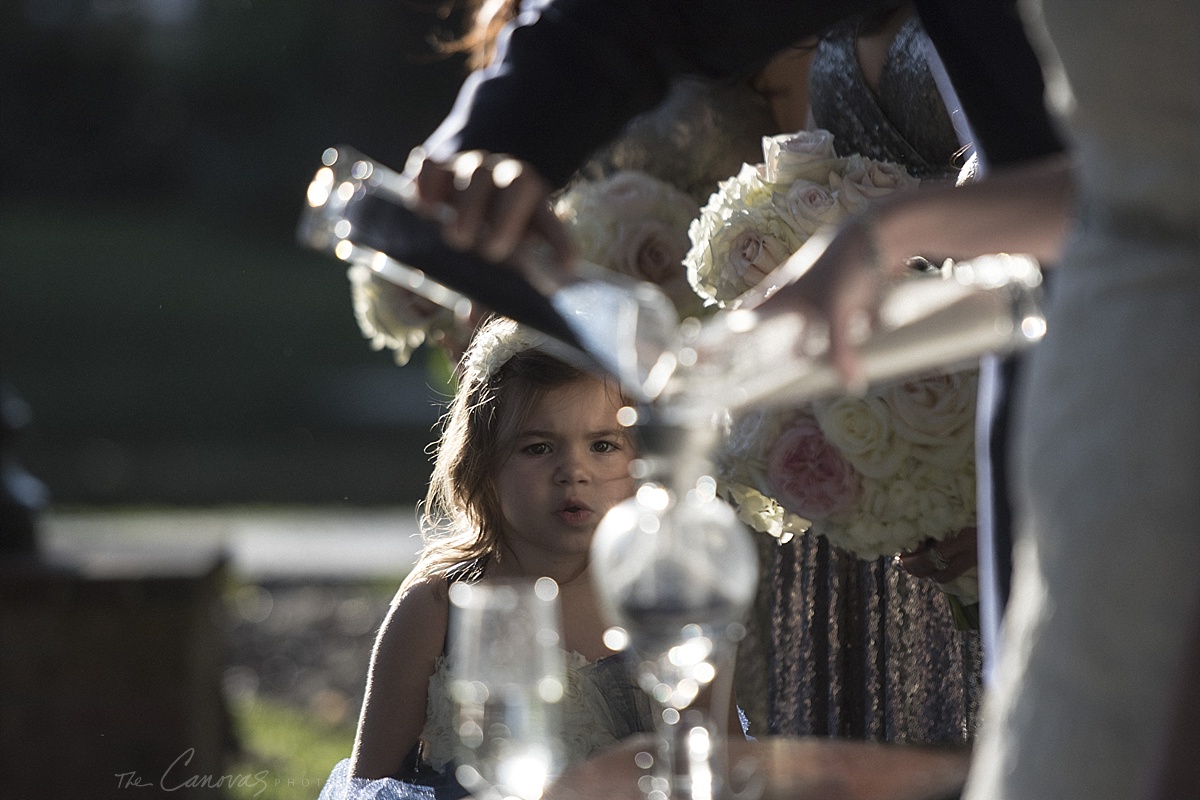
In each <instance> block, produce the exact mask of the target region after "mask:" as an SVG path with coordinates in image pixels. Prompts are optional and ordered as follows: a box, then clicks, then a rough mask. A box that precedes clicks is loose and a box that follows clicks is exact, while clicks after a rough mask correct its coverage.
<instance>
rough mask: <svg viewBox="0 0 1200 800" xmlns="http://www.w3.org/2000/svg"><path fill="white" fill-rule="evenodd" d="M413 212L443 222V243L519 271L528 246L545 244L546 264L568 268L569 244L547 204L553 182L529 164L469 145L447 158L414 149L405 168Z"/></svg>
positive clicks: (528, 264) (528, 261) (526, 262)
mask: <svg viewBox="0 0 1200 800" xmlns="http://www.w3.org/2000/svg"><path fill="white" fill-rule="evenodd" d="M405 176H406V177H408V178H410V179H411V180H412V184H411V186H412V187H413V189H414V191H413V194H412V196H411V202H412V206H413V208H414V210H416V211H417V213H419V214H422V215H424V216H426V217H429V218H432V219H436V220H438V221H439V222H440V223H441V224H442V230H443V234H444V236H445V238H446V242H447V244H449V245H450V246H451V247H454V248H456V249H458V250H465V251H470V252H474V253H476V254H478V255H480V256H482V257H483V258H485V259H487V260H488V261H492V262H496V263H506V264H511V265H513V266H516V267H518V268H520V269H522V271H528V270H529V269H531V268H532V258H531V256H532V254H531V250H533V249H538V250H541V251H545V250H546V249H547V247H548V250H549V254H550V260H551V267H552V268H554V269H558V270H563V271H565V270H568V269H569V267H570V265H571V263H572V262H573V260H574V248H573V246H572V244H571V238H570V235H569V234H568V233H567V229H566V227H565V226H564V225H563V223H562V222H561V221H559V219H558V218H557V217H556V216H555V215H554V211H553V210H552V208H551V206H550V194H551V191H552V189H553V187H552V186H551V185H550V183H549V181H547V180H546V179H545V178H544V177H542V175H541V173H539V172H538V171H537V169H536V168H535V167H534V166H533V165H532V164H530V163H528V162H526V161H521V160H519V159H516V158H512V157H509V156H505V155H501V154H496V153H485V152H483V151H479V150H471V151H467V152H463V153H457V154H455V155H454V156H452V157H451V158H449V159H447V160H435V159H432V158H428V157H426V155H425V153H424V151H423V150H421V148H417V149H415V150H413V152H412V154H411V155H410V156H409V160H408V164H407V165H406V167H405Z"/></svg>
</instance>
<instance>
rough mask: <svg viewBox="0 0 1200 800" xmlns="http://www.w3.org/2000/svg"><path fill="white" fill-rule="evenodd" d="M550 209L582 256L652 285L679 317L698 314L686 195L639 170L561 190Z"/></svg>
mask: <svg viewBox="0 0 1200 800" xmlns="http://www.w3.org/2000/svg"><path fill="white" fill-rule="evenodd" d="M555 212H556V214H557V215H558V216H559V218H560V219H562V220H564V221H565V222H567V223H568V229H569V231H570V233H571V236H572V239H573V240H574V242H575V246H576V248H577V249H578V250H579V254H580V256H581V257H582V258H584V259H585V260H587V261H591V262H593V263H595V264H599V265H600V266H602V267H605V268H607V269H611V270H614V271H616V272H620V273H622V274H624V275H629V276H631V277H633V278H637V279H639V280H645V281H649V282H651V283H654V284H657V285H658V286H659V287H660V288H662V289H663V291H664V292H665V293H666V295H667V296H668V297H669V298H670V299H671V301H672V303H674V305H675V307H676V309H677V310H678V311H679V312H680V315H681V316H688V315H692V314H696V313H699V311H700V308H701V305H702V302H703V301H702V299H701V298H700V297H699V296H698V295H697V294H696V293H695V292H694V291H692V288H691V285H690V283H689V282H688V277H687V269H686V268H685V267H684V265H683V259H684V256H685V255H686V254H687V252H688V248H689V247H690V241H689V240H688V234H687V230H688V226H689V225H690V224H691V221H692V219H693V218H695V216H696V215H697V213H698V212H699V206H698V205H697V204H696V202H695V201H694V200H693V199H692V198H691V196H690V195H688V194H685V193H684V192H681V191H679V190H678V189H676V188H675V187H673V186H671V185H670V184H667V183H665V182H663V181H660V180H658V179H657V178H653V177H651V176H650V175H646V174H645V173H642V172H634V171H624V172H618V173H615V174H614V175H612V176H611V177H609V178H607V179H605V180H603V181H599V182H588V181H585V182H581V183H578V184H576V185H575V186H573V187H571V189H569V190H568V191H566V192H565V193H564V194H563V195H562V196H561V197H560V198H559V199H558V202H557V203H556V204H555Z"/></svg>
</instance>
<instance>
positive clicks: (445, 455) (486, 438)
mask: <svg viewBox="0 0 1200 800" xmlns="http://www.w3.org/2000/svg"><path fill="white" fill-rule="evenodd" d="M501 326H510V327H512V328H513V329H514V330H515V325H514V324H513V323H512V322H511V321H509V320H507V319H496V320H492V321H491V322H489V323H487V324H486V325H485V326H484V327H483V328H481V329H480V331H479V333H477V334H476V338H475V342H476V344H475V345H473V346H472V348H471V351H473V350H475V349H476V348H477V347H478V346H479V342H480V341H483V342H494V341H495V337H494V336H489V335H487V333H488V332H489V331H490V332H492V333H493V334H494V332H495V331H496V330H497V328H500V329H501V330H503V328H502V327H501ZM471 351H468V353H467V356H466V357H465V358H464V363H466V362H467V361H469V360H470V358H471ZM594 377H595V376H594V375H593V374H592V373H590V372H587V371H585V370H582V369H579V368H578V367H575V366H572V365H570V364H567V363H566V362H564V361H562V360H560V359H558V358H555V357H554V356H551V355H549V354H547V353H546V352H544V351H542V350H539V349H537V348H533V349H528V350H523V351H520V352H518V353H516V354H515V355H513V356H512V357H511V358H509V359H508V360H507V361H506V362H505V363H504V364H503V365H502V366H500V367H499V368H498V369H496V370H495V371H494V373H493V374H491V375H486V374H482V373H476V372H473V371H471V370H466V371H465V373H464V374H462V375H461V378H460V381H461V382H460V383H459V386H458V390H457V391H456V392H455V395H454V399H453V401H451V404H450V408H449V410H448V411H447V412H446V414H445V415H444V416H443V417H442V421H441V438H440V440H439V444H438V446H437V453H436V456H435V460H434V466H433V473H432V476H431V477H430V480H429V490H428V492H427V493H426V496H425V502H424V506H423V509H422V515H421V534H422V537H423V538H424V540H425V547H424V549H423V550H422V551H421V556H420V558H419V559H418V560H417V564H416V566H415V567H414V568H413V570H412V572H411V573H410V574H409V575H408V577H407V578H405V580H404V583H403V584H402V586H401V591H403V590H404V589H405V588H406V587H408V586H409V585H411V584H413V583H416V582H418V581H421V580H424V579H428V578H431V577H438V576H447V575H450V574H452V573H456V572H457V571H458V570H460V569H466V570H470V569H471V568H472V567H479V568H482V565H483V563H484V562H485V561H486V560H488V559H500V558H502V556H501V549H500V545H501V542H502V536H503V529H504V516H503V513H502V511H501V507H500V497H499V495H498V494H497V491H496V481H495V476H496V473H497V471H498V470H499V469H500V467H501V466H502V465H503V464H504V462H505V461H506V460H507V458H508V456H509V454H510V453H511V452H512V448H513V442H514V440H515V438H516V436H517V433H518V432H519V431H520V430H521V429H522V428H523V427H524V425H525V422H526V420H527V419H528V416H529V413H530V411H531V410H532V409H533V407H534V406H535V405H536V404H537V402H538V401H539V400H540V399H541V398H542V397H543V396H544V395H545V394H546V393H547V392H549V391H550V390H552V389H556V388H558V387H560V386H565V385H567V384H570V383H573V382H575V381H578V380H582V379H584V378H594Z"/></svg>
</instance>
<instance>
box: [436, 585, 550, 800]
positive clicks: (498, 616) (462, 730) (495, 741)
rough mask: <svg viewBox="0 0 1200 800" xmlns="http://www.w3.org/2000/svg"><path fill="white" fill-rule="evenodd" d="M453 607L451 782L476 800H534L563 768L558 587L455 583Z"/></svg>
mask: <svg viewBox="0 0 1200 800" xmlns="http://www.w3.org/2000/svg"><path fill="white" fill-rule="evenodd" d="M450 602H451V615H450V687H449V691H450V696H451V699H452V700H453V702H454V703H455V705H456V707H457V710H458V719H457V733H458V745H459V747H458V761H457V767H456V772H455V776H456V777H457V778H458V781H459V783H461V784H462V785H463V787H464V788H466V789H467V790H468V791H470V792H471V793H472V795H473V796H474V797H476V798H479V800H493V799H494V800H499V798H519V800H537V799H538V798H540V797H541V796H542V792H543V789H544V788H545V786H546V784H547V783H548V782H549V780H550V779H551V778H553V777H554V776H555V775H556V774H557V773H558V770H559V769H560V768H561V766H562V763H561V762H562V759H561V754H560V752H559V746H558V743H559V741H560V732H561V711H560V702H561V701H562V698H563V695H564V693H565V691H566V673H565V664H564V655H563V651H562V647H561V644H560V641H561V635H562V634H561V629H562V623H561V618H560V611H559V604H558V584H556V583H555V582H554V581H553V580H551V579H550V578H539V579H537V580H536V581H494V580H487V581H481V582H479V583H474V584H466V583H455V584H453V585H452V586H451V587H450Z"/></svg>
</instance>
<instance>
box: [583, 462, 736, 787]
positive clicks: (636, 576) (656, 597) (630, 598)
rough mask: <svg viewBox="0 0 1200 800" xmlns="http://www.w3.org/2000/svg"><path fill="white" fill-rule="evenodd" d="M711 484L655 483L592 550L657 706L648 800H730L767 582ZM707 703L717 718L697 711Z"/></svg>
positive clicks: (606, 523) (610, 608) (613, 515)
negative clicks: (747, 640)
mask: <svg viewBox="0 0 1200 800" xmlns="http://www.w3.org/2000/svg"><path fill="white" fill-rule="evenodd" d="M715 493H716V482H715V481H713V480H712V479H711V478H709V479H702V480H701V482H700V483H699V484H697V485H696V486H695V487H694V488H693V489H692V490H690V491H688V492H686V493H684V494H679V493H677V492H674V491H672V490H670V489H668V488H666V487H665V486H662V485H660V484H656V483H646V484H643V485H642V486H641V487H640V488H639V489H638V491H637V494H636V495H635V496H634V497H632V498H630V499H628V500H626V501H625V502H623V503H621V504H619V505H617V506H616V507H615V508H613V509H612V510H610V511H609V512H608V514H606V515H605V516H604V519H603V520H601V522H600V525H599V527H598V528H597V530H596V536H595V539H594V540H593V544H592V569H593V571H594V573H595V574H596V578H597V591H598V592H599V594H600V598H601V603H602V605H603V607H604V609H605V611H606V613H607V614H608V616H609V618H610V619H611V620H612V621H613V622H614V623H615V624H616V625H618V626H620V627H619V629H617V630H616V631H610V634H613V633H616V634H617V636H618V637H620V635H621V633H622V632H623V633H624V635H626V636H627V637H628V643H629V645H630V646H631V649H630V651H629V652H628V653H627V656H629V657H631V658H632V660H633V663H634V664H635V666H636V671H637V676H638V682H639V684H640V685H641V687H642V689H643V690H645V691H646V693H647V694H649V695H650V697H651V698H652V699H653V701H654V704H655V706H656V715H655V723H656V726H657V729H658V733H659V737H660V752H659V754H658V758H657V759H656V765H657V769H656V770H655V772H654V773H653V774H650V775H647V776H645V777H644V778H643V784H642V787H641V788H642V789H643V790H644V791H645V792H646V794H647V797H648V798H649V800H663V799H664V798H668V797H671V798H689V800H709V799H710V798H715V797H726V796H728V795H729V794H730V792H729V786H728V782H727V769H726V762H725V737H726V736H727V735H728V733H729V730H730V728H731V726H737V728H736V729H738V730H740V726H739V725H738V722H737V721H736V720H730V719H729V718H728V717H729V709H730V707H731V692H732V672H733V660H734V655H735V649H736V645H737V642H738V641H739V640H740V639H741V638H742V636H743V635H744V633H745V629H744V628H743V627H742V621H743V620H744V619H745V615H746V612H747V611H748V609H749V607H750V604H751V602H752V601H753V599H754V595H755V593H756V588H757V583H758V557H757V555H756V552H755V548H754V546H753V544H752V543H751V541H750V538H749V534H748V532H747V531H746V529H745V528H744V527H742V525H741V523H739V522H738V519H737V515H736V514H735V513H734V511H733V509H732V508H730V507H729V505H727V504H726V503H724V502H723V501H721V500H719V499H717V498H716V496H715ZM702 693H706V694H707V698H708V704H709V710H706V709H704V708H703V707H702V706H698V705H696V700H697V698H698V697H699V696H700V695H701V694H702Z"/></svg>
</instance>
